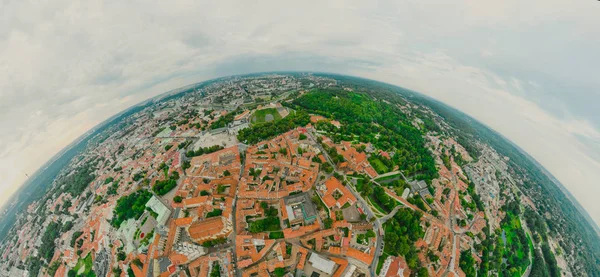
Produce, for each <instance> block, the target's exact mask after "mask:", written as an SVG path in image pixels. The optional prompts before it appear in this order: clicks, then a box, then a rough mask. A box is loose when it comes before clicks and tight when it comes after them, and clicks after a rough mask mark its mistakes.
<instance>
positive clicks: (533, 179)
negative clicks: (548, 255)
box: [319, 74, 600, 276]
mask: <svg viewBox="0 0 600 277" xmlns="http://www.w3.org/2000/svg"><path fill="white" fill-rule="evenodd" d="M319 75H321V76H324V77H330V78H333V79H336V80H338V82H339V85H340V86H343V87H350V88H352V89H353V90H355V91H358V92H365V93H368V94H369V95H372V96H374V97H377V98H378V99H386V100H388V101H390V102H392V103H403V102H406V100H409V101H410V102H413V103H415V104H420V105H423V106H426V107H429V108H430V109H431V110H432V111H434V112H435V113H437V114H438V115H439V116H441V117H442V118H443V119H444V121H445V122H446V123H447V124H448V125H450V126H451V127H452V128H454V132H453V135H454V136H456V137H457V140H458V142H459V143H460V144H461V145H463V146H465V148H467V150H468V151H469V152H470V153H471V154H475V155H477V153H478V149H477V147H476V145H475V144H476V141H481V142H483V143H486V144H488V145H490V146H492V147H493V148H494V149H496V151H498V153H500V154H502V155H504V156H507V157H509V158H510V165H511V168H512V169H513V170H514V171H515V173H516V174H518V175H519V176H521V177H523V179H524V186H523V188H522V189H525V190H527V191H528V192H535V194H531V195H528V196H530V197H531V198H532V199H533V200H534V201H535V202H536V205H537V206H538V208H539V210H540V213H541V214H545V213H548V214H551V215H553V218H551V219H549V220H546V223H547V224H548V227H549V229H550V231H551V232H552V233H555V234H561V235H562V236H564V237H566V239H567V240H569V242H570V244H571V245H573V246H575V247H577V250H580V251H576V252H575V254H577V255H578V256H579V259H580V260H582V261H584V262H583V266H584V267H585V269H586V271H587V272H588V273H591V274H592V276H600V237H599V236H598V234H597V233H596V231H595V228H594V227H592V226H593V225H594V224H595V223H594V222H590V218H589V217H586V216H584V215H583V214H582V213H581V212H580V211H579V210H578V209H577V207H576V206H575V204H574V203H573V202H572V201H571V200H570V199H569V198H568V197H567V196H566V195H565V194H564V193H563V191H562V190H561V188H560V187H559V184H556V183H555V182H554V181H553V180H551V179H550V178H549V177H548V176H547V175H546V174H545V170H543V169H542V168H541V166H540V165H539V164H538V163H537V162H536V161H535V160H533V158H532V157H530V156H529V155H527V154H525V153H524V152H523V151H522V150H521V149H519V148H518V147H517V146H515V145H514V144H513V143H511V142H510V141H509V140H508V139H506V138H505V137H503V136H502V135H500V134H498V133H497V132H495V131H493V130H492V129H490V128H489V127H487V126H485V125H484V124H482V123H480V122H478V121H477V120H475V119H473V118H472V117H470V116H468V115H466V114H464V113H462V112H460V111H458V110H456V109H454V108H452V107H449V106H447V105H445V104H443V103H441V102H439V101H436V100H434V99H432V98H429V97H426V96H423V95H421V94H418V93H416V92H413V91H410V90H407V89H403V88H400V87H397V86H393V85H389V84H385V83H381V82H377V81H371V80H365V79H361V78H355V77H349V76H340V75H330V74H319ZM580 240H581V241H583V242H584V243H581V242H580ZM594 274H595V275H594Z"/></svg>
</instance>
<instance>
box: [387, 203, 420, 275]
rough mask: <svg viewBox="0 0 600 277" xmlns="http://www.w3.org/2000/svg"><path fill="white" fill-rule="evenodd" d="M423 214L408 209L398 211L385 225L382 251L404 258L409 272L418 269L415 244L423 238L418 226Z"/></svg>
mask: <svg viewBox="0 0 600 277" xmlns="http://www.w3.org/2000/svg"><path fill="white" fill-rule="evenodd" d="M422 216H423V214H422V213H421V212H419V211H413V210H410V209H400V210H398V212H396V214H395V215H394V217H392V218H390V219H389V220H388V221H387V222H386V224H385V236H384V237H383V241H384V242H385V247H384V251H385V252H386V253H389V254H390V255H393V256H398V255H399V256H404V258H405V259H406V263H407V264H408V266H409V267H410V268H411V270H414V271H418V270H419V268H420V265H419V259H418V256H417V249H416V247H415V242H416V241H417V240H418V239H419V238H421V237H423V235H424V231H423V228H422V227H421V225H420V221H421V217H422Z"/></svg>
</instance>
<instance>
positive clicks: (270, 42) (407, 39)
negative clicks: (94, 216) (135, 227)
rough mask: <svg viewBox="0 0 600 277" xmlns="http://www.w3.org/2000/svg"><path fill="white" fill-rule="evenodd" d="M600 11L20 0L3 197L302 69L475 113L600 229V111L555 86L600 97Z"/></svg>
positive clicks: (12, 12)
mask: <svg viewBox="0 0 600 277" xmlns="http://www.w3.org/2000/svg"><path fill="white" fill-rule="evenodd" d="M595 8H597V5H596V3H593V1H591V2H590V1H580V2H572V1H570V2H569V1H567V2H565V1H558V0H553V1H550V2H548V1H534V2H527V3H525V2H523V1H516V0H514V1H496V2H489V1H470V0H465V1H458V2H457V1H453V2H446V1H434V2H423V1H416V0H414V1H381V2H376V3H371V2H361V1H355V2H348V1H312V2H311V1H301V2H293V3H290V2H285V1H265V2H260V3H253V2H249V1H217V2H215V1H206V2H204V3H202V2H200V1H178V2H176V3H173V2H168V3H167V2H164V3H160V2H159V3H148V2H147V1H128V2H115V3H107V2H106V1H85V2H73V1H53V2H51V3H45V4H40V3H32V2H28V1H13V2H6V1H5V2H2V3H1V4H0V134H1V135H0V145H2V146H1V147H0V189H2V191H3V192H5V193H3V194H2V196H0V202H4V201H6V199H7V198H8V195H10V194H11V193H12V192H13V191H14V190H16V187H17V185H18V184H20V183H22V182H23V181H24V178H25V177H24V173H25V172H27V173H31V172H33V171H35V170H36V169H37V168H38V167H39V166H40V165H41V164H42V163H44V162H45V161H46V160H47V159H48V158H50V157H51V156H52V155H53V154H54V153H56V152H58V151H59V150H60V149H62V148H63V147H64V146H66V145H67V144H69V143H70V142H71V141H72V140H74V139H75V138H77V137H78V136H79V135H80V134H82V133H83V132H85V131H87V130H88V129H89V128H91V127H92V126H94V125H95V124H97V123H99V122H101V121H103V120H104V119H106V118H107V117H109V116H111V115H113V114H115V113H117V112H119V111H121V110H123V109H125V108H126V107H129V106H131V105H133V104H135V103H137V102H139V101H142V100H143V99H146V98H149V97H151V96H154V95H156V94H158V93H161V92H164V91H167V90H170V89H173V88H175V87H178V86H182V85H186V84H189V83H192V82H197V81H201V80H205V79H208V78H212V77H217V76H219V75H228V74H237V73H247V72H251V71H257V70H288V69H292V70H294V69H295V70H317V71H332V72H339V73H349V74H354V75H360V76H365V77H369V78H373V79H378V80H383V81H386V82H389V83H393V84H397V85H401V86H404V87H408V88H411V89H415V90H417V91H420V92H423V93H426V94H428V95H430V96H433V97H435V98H437V99H440V100H442V101H444V102H445V103H448V104H450V105H452V106H454V107H457V108H459V109H460V110H463V111H465V112H467V113H468V114H470V115H472V116H474V117H475V118H477V119H479V120H481V121H482V122H484V123H485V124H487V125H489V126H491V127H493V128H494V129H496V130H498V131H499V132H501V133H502V134H504V135H505V136H507V137H509V138H510V139H511V140H513V141H514V142H516V143H517V144H518V145H520V146H521V147H523V148H524V149H525V150H526V151H528V152H529V153H531V154H532V156H534V157H535V158H536V159H538V160H539V161H540V162H541V163H542V164H543V165H544V166H546V167H547V168H548V169H549V170H550V171H551V172H552V173H553V174H555V175H556V176H557V177H558V179H559V180H561V181H562V182H563V183H564V184H565V186H566V187H567V188H568V189H569V190H570V191H572V192H573V194H574V195H575V196H576V197H577V198H578V199H579V200H580V201H581V203H582V204H583V206H584V207H586V209H588V210H589V211H590V213H591V214H592V216H593V217H594V218H595V219H596V221H597V222H600V207H598V205H595V201H594V199H591V195H594V193H590V192H595V195H598V194H600V190H599V189H598V188H596V187H595V186H594V183H593V182H594V181H595V180H598V178H599V177H600V170H599V169H600V165H599V164H598V160H597V159H595V158H594V157H593V156H590V155H589V154H588V152H589V151H588V149H590V148H589V147H590V145H591V143H590V142H594V141H596V142H597V141H600V139H599V136H598V133H599V131H598V126H600V116H598V117H596V118H598V122H596V121H595V119H596V118H594V117H593V116H594V115H595V113H594V112H593V111H592V110H590V105H589V102H591V101H582V102H583V103H579V102H570V101H567V100H565V99H568V97H569V95H568V93H567V92H564V93H558V94H557V93H548V92H550V89H552V86H550V85H549V83H560V84H562V85H566V86H568V85H570V86H571V87H577V85H579V84H583V85H585V87H586V88H595V90H586V91H582V92H581V94H585V95H586V97H590V99H594V97H597V96H598V95H597V94H593V93H591V92H590V91H600V90H599V89H598V88H599V87H600V81H598V79H597V78H596V79H593V78H589V77H590V76H593V74H592V73H591V72H598V71H599V70H597V69H598V68H597V66H598V64H600V58H599V54H598V52H597V49H598V48H599V47H600V42H599V41H598V39H597V38H596V36H594V34H597V33H600V27H599V26H600V24H599V23H600V18H598V17H597V16H596V15H595V11H596V9H595ZM556 22H559V23H560V25H557V23H556ZM594 69H595V71H594ZM531 72H535V73H536V74H531ZM596 77H597V76H596ZM532 91H535V92H536V93H537V92H541V93H544V94H543V95H544V98H539V97H538V98H536V97H533V96H532V94H531V93H532ZM536 95H537V94H536ZM540 99H544V100H543V101H542V100H540ZM545 99H548V100H545ZM542 102H543V103H542ZM567 102H568V103H569V104H565V103H567ZM546 105H548V107H551V108H552V109H549V108H546ZM576 105H580V106H576ZM577 107H581V108H577ZM554 110H559V111H561V112H560V114H558V113H555V112H551V111H554Z"/></svg>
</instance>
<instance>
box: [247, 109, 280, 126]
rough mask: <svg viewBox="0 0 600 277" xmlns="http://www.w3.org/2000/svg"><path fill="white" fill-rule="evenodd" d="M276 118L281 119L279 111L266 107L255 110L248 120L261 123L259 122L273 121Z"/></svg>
mask: <svg viewBox="0 0 600 277" xmlns="http://www.w3.org/2000/svg"><path fill="white" fill-rule="evenodd" d="M277 119H281V115H279V112H277V109H275V108H268V109H262V110H257V111H255V112H254V114H253V115H252V117H251V119H250V122H252V123H261V122H268V121H273V120H277Z"/></svg>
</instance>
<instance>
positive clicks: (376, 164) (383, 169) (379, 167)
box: [369, 157, 390, 174]
mask: <svg viewBox="0 0 600 277" xmlns="http://www.w3.org/2000/svg"><path fill="white" fill-rule="evenodd" d="M369 163H370V164H371V166H372V167H373V168H374V169H375V171H377V173H379V174H383V173H387V172H389V171H390V170H389V168H388V167H387V166H385V164H383V162H381V161H380V160H379V159H378V158H375V157H371V158H369Z"/></svg>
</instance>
